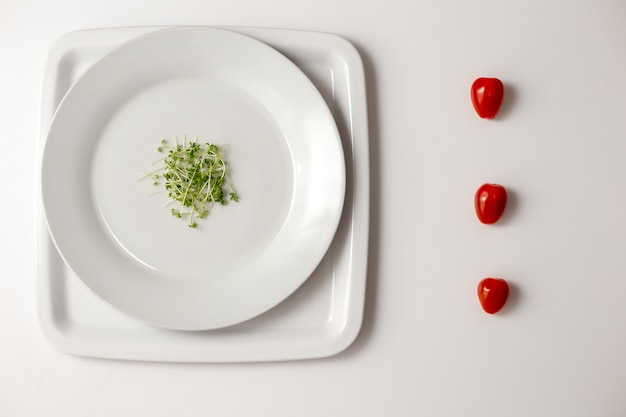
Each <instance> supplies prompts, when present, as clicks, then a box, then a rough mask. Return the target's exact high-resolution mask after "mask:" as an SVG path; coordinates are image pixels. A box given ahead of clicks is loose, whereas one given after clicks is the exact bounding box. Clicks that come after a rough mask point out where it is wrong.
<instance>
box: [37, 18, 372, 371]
mask: <svg viewBox="0 0 626 417" xmlns="http://www.w3.org/2000/svg"><path fill="white" fill-rule="evenodd" d="M158 29H162V28H161V27H142V28H139V27H137V28H113V29H92V30H86V31H80V32H73V33H70V34H67V35H65V36H63V37H62V38H60V39H59V40H58V41H57V42H56V43H55V44H54V46H53V48H52V51H51V54H50V57H49V60H48V63H47V67H46V72H45V78H44V85H43V92H42V106H41V129H40V141H39V145H40V147H42V145H43V144H44V143H45V139H46V133H47V128H48V124H49V122H50V119H51V117H52V115H53V114H54V111H55V109H56V108H57V106H58V104H59V102H60V100H61V99H62V98H63V96H64V94H65V93H66V92H67V90H68V89H69V88H70V87H71V85H72V84H73V83H74V82H75V81H76V80H77V79H78V78H79V77H80V76H81V75H82V74H83V73H84V71H85V70H86V69H88V68H89V67H90V65H92V64H93V63H94V62H97V61H98V59H100V58H101V57H103V56H104V55H106V54H107V53H108V52H110V51H111V50H113V49H114V48H116V47H117V46H119V45H120V44H121V43H123V42H125V41H127V40H130V39H132V38H134V37H136V36H139V35H141V34H145V33H149V32H151V31H154V30H158ZM228 29H230V30H233V31H236V32H239V33H243V34H245V35H248V36H251V37H253V38H256V39H258V40H260V41H263V42H265V43H267V44H269V45H270V46H272V47H274V48H276V49H278V50H279V51H280V52H282V53H283V54H285V55H286V56H287V57H288V58H290V59H291V60H292V61H293V62H294V63H296V65H298V66H299V67H300V68H301V69H302V70H303V71H304V72H305V73H306V74H307V75H308V76H309V78H310V79H311V80H312V81H313V83H314V84H315V85H316V87H317V88H318V89H319V91H320V92H321V93H322V95H323V96H324V98H325V100H326V101H327V103H328V105H329V107H330V109H331V111H332V113H333V115H334V117H335V119H336V122H337V125H338V127H339V130H340V134H341V138H342V143H343V148H344V153H345V156H346V180H347V189H346V202H345V207H344V213H343V216H342V219H341V222H340V225H339V228H338V231H337V234H336V236H335V239H334V241H333V243H332V245H331V247H330V249H329V251H328V253H327V255H326V257H325V258H324V259H323V260H322V262H321V264H320V265H319V266H318V268H317V269H316V271H315V272H314V273H313V274H312V276H311V277H310V278H309V279H308V280H307V281H306V283H305V284H304V285H303V286H302V287H301V288H300V289H298V290H297V291H296V292H295V293H294V294H293V295H292V296H291V297H289V298H288V299H287V300H286V301H284V302H283V303H281V304H280V305H278V306H277V307H275V308H274V309H272V310H270V311H268V312H267V313H265V314H263V315H261V316H259V317H257V318H255V319H252V320H249V321H247V322H244V323H241V324H239V325H236V326H231V327H228V328H225V329H220V330H212V331H201V332H183V331H172V330H165V329H161V328H156V327H152V326H149V325H145V324H143V323H140V322H138V321H136V320H135V319H133V318H131V317H129V316H126V315H124V314H122V313H120V312H119V311H117V310H115V309H114V308H112V307H110V306H109V305H107V304H106V303H104V302H103V301H101V300H100V299H99V298H98V297H96V296H95V295H94V294H92V293H91V292H90V291H89V289H87V287H86V286H85V285H84V284H83V283H82V282H81V281H80V280H79V279H78V277H77V276H75V275H74V274H73V273H72V272H71V271H70V270H69V269H68V268H67V266H66V265H65V264H64V263H63V261H62V260H61V258H60V256H59V255H58V253H57V252H56V249H55V247H54V245H53V243H52V241H51V239H50V237H49V235H48V232H47V227H46V225H45V221H44V220H43V214H42V212H41V204H40V202H39V204H38V211H37V222H38V240H37V245H38V247H37V250H38V251H37V254H38V264H37V267H38V277H39V286H38V296H39V318H40V322H41V326H42V329H43V331H44V334H45V335H46V336H47V337H48V339H49V340H50V341H51V343H52V344H53V345H54V346H55V347H56V348H57V349H59V350H61V351H64V352H67V353H71V354H76V355H82V356H94V357H102V358H115V359H128V360H150V361H169V362H245V361H272V360H291V359H304V358H315V357H324V356H329V355H333V354H336V353H338V352H340V351H342V350H343V349H345V348H346V347H348V346H349V345H350V344H351V343H352V342H353V341H354V339H355V338H356V336H357V334H358V332H359V329H360V327H361V321H362V315H363V304H364V293H365V281H366V270H367V248H368V244H367V240H368V222H369V154H368V150H369V146H368V135H367V115H366V97H365V81H364V74H363V66H362V62H361V59H360V57H359V55H358V52H357V51H356V49H355V48H354V47H353V46H352V45H351V44H350V43H348V42H347V41H345V40H344V39H342V38H340V37H338V36H335V35H331V34H324V33H315V32H303V31H291V30H280V29H257V28H228ZM38 193H39V186H38ZM38 195H39V194H38Z"/></svg>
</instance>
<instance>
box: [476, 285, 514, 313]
mask: <svg viewBox="0 0 626 417" xmlns="http://www.w3.org/2000/svg"><path fill="white" fill-rule="evenodd" d="M507 298H509V284H508V283H507V282H506V281H505V280H503V279H502V278H485V279H483V280H482V281H480V282H479V283H478V299H479V300H480V305H482V307H483V310H485V311H486V312H487V313H489V314H495V313H497V312H498V311H500V309H502V307H504V304H505V303H506V300H507Z"/></svg>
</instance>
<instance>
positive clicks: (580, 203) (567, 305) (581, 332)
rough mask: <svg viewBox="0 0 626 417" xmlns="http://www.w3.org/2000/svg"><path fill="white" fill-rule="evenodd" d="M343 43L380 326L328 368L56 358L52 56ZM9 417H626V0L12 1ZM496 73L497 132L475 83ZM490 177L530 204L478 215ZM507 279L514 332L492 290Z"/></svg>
mask: <svg viewBox="0 0 626 417" xmlns="http://www.w3.org/2000/svg"><path fill="white" fill-rule="evenodd" d="M162 24H163V25H172V24H206V25H225V26H228V25H231V26H260V27H279V28H290V29H306V30H316V31H325V32H332V33H336V34H339V35H341V36H344V37H346V38H347V39H348V40H350V41H351V42H353V43H354V44H355V45H356V46H357V48H359V50H360V52H361V54H362V56H363V59H364V62H365V66H366V77H367V81H368V86H367V87H368V96H369V104H368V108H369V112H370V130H371V151H372V161H371V168H372V175H373V176H372V206H371V209H372V221H371V250H370V259H369V265H370V268H369V275H368V292H367V300H366V312H365V321H364V325H363V329H362V331H361V334H360V336H359V338H358V339H357V340H356V342H355V343H354V344H353V345H352V346H351V347H350V348H348V349H347V350H346V351H345V352H343V353H341V354H339V355H337V356H335V357H332V358H328V359H321V360H310V361H299V362H285V363H265V364H263V363H262V364H222V365H179V364H154V363H133V362H117V361H109V360H96V359H85V358H77V357H73V356H68V355H65V354H62V353H58V352H56V351H55V350H54V349H52V347H51V346H50V345H49V344H48V342H47V341H46V340H45V339H44V337H43V336H42V334H41V332H40V331H39V328H38V325H37V319H36V298H35V274H34V269H33V267H34V263H35V251H34V235H35V226H34V224H33V217H34V214H33V212H34V202H35V199H34V196H33V184H34V175H35V174H34V172H35V167H34V161H35V160H36V155H34V154H33V150H34V149H35V143H36V135H37V115H38V106H39V94H40V88H41V82H42V75H43V68H44V63H45V59H46V55H47V53H48V51H49V48H50V46H51V44H52V42H53V41H54V40H55V39H56V38H57V37H59V36H60V35H62V34H64V33H66V32H69V31H73V30H77V29H85V28H92V27H108V26H134V25H162ZM0 51H2V57H3V59H2V64H1V65H0V114H1V115H2V116H1V119H0V120H1V123H0V135H1V137H2V141H0V146H1V148H0V150H1V152H2V164H1V165H0V166H1V170H2V172H1V175H0V187H1V188H0V189H1V190H2V204H1V205H0V210H1V212H0V224H1V233H2V234H1V239H0V245H1V250H0V253H1V255H0V256H1V257H2V258H1V259H2V262H1V264H0V265H1V266H2V279H1V280H0V331H1V333H0V335H1V336H0V337H1V339H0V416H3V417H4V416H7V417H13V416H44V415H45V416H64V417H74V416H81V417H82V416H92V417H96V416H98V417H99V416H118V417H125V416H137V415H146V416H152V417H155V416H201V415H214V416H272V417H275V416H405V415H406V416H450V417H453V416H455V417H456V416H466V417H467V416H481V417H491V416H493V417H496V416H498V417H499V416H510V417H513V416H520V417H521V416H552V417H557V416H558V417H575V416H581V417H582V416H623V415H626V397H624V392H626V357H625V353H626V326H625V324H626V302H624V295H625V294H626V253H625V248H626V218H625V210H624V207H625V206H626V204H625V203H626V158H625V157H626V117H625V116H626V2H623V1H621V0H615V1H608V0H603V1H586V2H585V1H565V0H563V1H545V0H526V1H515V2H514V1H501V0H500V1H498V0H491V1H489V0H474V1H471V2H470V1H460V0H457V1H452V0H448V1H434V0H423V1H419V0H410V1H409V0H404V1H401V0H389V1H384V2H382V1H379V2H377V1H373V0H372V1H357V0H315V1H307V2H302V1H285V0H268V1H259V0H228V1H223V0H222V1H218V0H208V1H206V0H203V1H200V0H197V1H189V0H187V1H182V0H176V1H173V0H161V1H158V2H155V1H146V0H142V1H129V0H108V1H106V2H105V1H100V2H95V1H93V0H88V1H72V0H57V1H43V0H1V2H0ZM480 76H497V77H499V78H500V79H501V80H502V81H503V82H504V83H505V88H506V92H505V95H506V99H505V103H504V105H503V109H502V111H501V114H500V116H501V117H499V118H498V119H496V120H491V121H487V120H482V119H479V118H478V116H476V114H475V113H474V111H473V109H472V106H471V102H470V99H469V86H470V85H471V83H472V81H473V80H474V79H475V78H477V77H480ZM483 182H498V183H500V184H503V185H505V186H506V187H507V188H508V189H509V190H510V192H511V194H512V199H511V204H510V206H509V208H508V211H507V213H506V215H505V217H504V218H503V219H502V220H501V223H500V224H498V225H496V226H491V227H490V226H485V225H482V224H480V223H478V221H477V220H476V218H475V215H474V212H473V207H472V204H473V202H472V198H473V194H474V191H475V189H476V188H477V187H478V186H479V185H480V184H482V183H483ZM484 276H500V277H503V278H506V279H507V280H509V282H510V283H511V284H512V286H513V293H512V295H511V299H510V300H509V303H508V304H507V306H506V307H505V309H504V310H503V311H502V312H501V313H500V314H498V315H496V316H489V315H487V314H485V313H484V312H482V310H481V309H480V306H479V304H478V300H477V297H476V295H475V292H476V284H477V283H478V281H479V280H480V279H481V278H483V277H484Z"/></svg>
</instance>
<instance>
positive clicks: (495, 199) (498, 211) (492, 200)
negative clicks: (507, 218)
mask: <svg viewBox="0 0 626 417" xmlns="http://www.w3.org/2000/svg"><path fill="white" fill-rule="evenodd" d="M506 200H507V193H506V189H505V188H504V187H503V186H501V185H498V184H483V185H481V186H480V187H479V188H478V190H477V191H476V195H475V196H474V208H475V209H476V216H478V220H480V221H481V223H484V224H494V223H495V222H497V221H498V220H500V217H501V216H502V213H504V209H505V208H506Z"/></svg>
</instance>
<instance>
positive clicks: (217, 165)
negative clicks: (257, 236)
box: [138, 137, 239, 229]
mask: <svg viewBox="0 0 626 417" xmlns="http://www.w3.org/2000/svg"><path fill="white" fill-rule="evenodd" d="M225 149H226V147H225V146H221V147H220V146H217V145H213V144H210V143H204V144H199V143H198V142H197V138H196V139H195V140H191V141H188V140H187V138H186V137H183V139H182V142H181V143H179V141H178V138H176V137H175V138H174V144H173V146H170V144H169V142H168V141H167V140H166V139H163V140H162V141H161V144H160V145H159V147H158V148H157V151H158V152H159V153H162V154H165V156H164V157H162V158H161V159H158V160H157V161H155V164H161V166H160V167H159V168H157V169H156V170H154V171H152V172H151V173H143V175H142V176H141V177H139V178H138V179H145V178H150V179H152V183H153V185H154V186H157V187H158V186H160V185H161V184H162V183H163V186H164V193H165V195H166V196H167V197H168V198H169V201H168V202H167V204H166V206H167V205H170V204H173V203H177V208H172V209H171V210H170V213H171V214H172V216H174V217H177V218H179V219H180V218H183V217H185V218H186V217H189V223H188V226H189V227H190V228H192V229H193V228H195V227H196V226H197V223H196V219H203V218H205V217H207V216H208V214H209V212H210V211H211V208H212V207H213V206H214V205H215V204H221V205H225V204H226V203H227V197H226V196H228V200H232V201H235V202H237V201H239V196H238V195H237V193H236V191H235V188H234V187H233V184H232V182H231V181H230V176H229V171H228V167H227V166H226V161H225V160H224V157H223V154H224V151H225ZM225 188H226V189H227V190H228V192H225V191H224V189H225Z"/></svg>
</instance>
